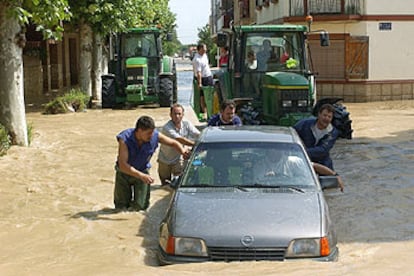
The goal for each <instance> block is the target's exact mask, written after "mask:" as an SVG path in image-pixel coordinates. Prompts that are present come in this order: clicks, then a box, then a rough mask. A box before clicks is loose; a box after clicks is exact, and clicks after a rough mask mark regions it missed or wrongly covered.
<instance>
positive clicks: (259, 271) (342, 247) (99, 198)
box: [0, 64, 414, 276]
mask: <svg viewBox="0 0 414 276" xmlns="http://www.w3.org/2000/svg"><path fill="white" fill-rule="evenodd" d="M180 66H183V67H182V68H180ZM185 66H188V65H180V64H178V69H179V70H180V73H179V83H178V86H179V96H178V99H179V102H180V103H182V104H184V105H188V104H189V102H190V100H191V80H192V73H191V71H182V70H183V69H184V68H187V67H185ZM345 104H346V106H347V109H348V111H350V113H351V119H352V120H353V124H352V126H353V129H354V135H353V137H354V139H353V140H338V142H337V144H336V145H335V147H334V150H333V152H332V157H333V160H334V165H335V168H336V170H337V171H338V172H339V173H340V174H341V175H342V177H343V179H344V181H345V185H346V186H345V193H340V192H338V191H329V192H326V197H327V199H328V203H329V206H330V211H331V218H332V219H333V220H334V223H335V225H336V230H337V234H338V243H339V244H338V247H339V251H340V255H339V261H338V262H334V263H319V262H309V261H299V262H243V263H203V264H184V265H171V266H164V267H159V266H158V263H157V260H156V251H157V234H158V223H159V222H160V220H161V219H162V216H163V214H164V211H165V209H166V206H167V204H168V201H169V192H168V191H166V190H164V189H161V188H160V182H159V180H158V176H157V170H156V169H157V163H156V157H153V159H152V164H153V168H152V171H151V174H152V175H153V176H155V177H156V179H157V180H156V182H155V184H154V185H153V186H152V192H151V205H150V208H149V210H148V211H147V213H145V214H144V213H128V212H123V213H114V212H112V208H113V203H112V200H113V195H112V193H113V186H114V161H115V159H116V155H117V142H116V139H115V135H116V134H117V133H119V132H120V131H121V130H123V129H125V128H128V127H133V126H134V125H135V121H136V119H137V118H138V117H139V116H141V115H144V114H145V115H149V116H153V117H154V118H156V125H157V126H158V127H160V126H162V125H163V124H164V123H165V122H166V121H167V120H168V119H169V115H168V113H169V110H168V108H137V109H134V110H110V109H104V110H88V111H87V112H83V113H75V114H64V115H42V114H41V113H40V112H28V113H27V121H28V123H29V124H32V125H33V130H34V135H33V141H32V144H31V146H30V147H28V148H22V147H12V148H11V149H10V150H9V152H8V155H6V156H3V157H0V172H1V181H0V206H1V208H0V218H1V219H0V244H1V245H2V246H1V249H0V275H50V274H56V275H121V274H122V275H193V274H195V273H197V274H198V275H249V276H250V275H390V274H399V275H412V274H413V273H414V263H413V262H412V260H413V259H414V215H413V214H414V211H413V210H414V101H404V102H401V101H395V102H377V103H345ZM187 110H188V109H187ZM186 115H187V118H194V115H193V114H191V113H190V112H189V111H188V112H187V114H186Z"/></svg>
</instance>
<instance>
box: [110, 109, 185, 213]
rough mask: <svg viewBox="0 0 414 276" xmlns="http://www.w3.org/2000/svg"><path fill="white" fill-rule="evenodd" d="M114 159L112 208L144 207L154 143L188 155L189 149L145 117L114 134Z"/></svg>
mask: <svg viewBox="0 0 414 276" xmlns="http://www.w3.org/2000/svg"><path fill="white" fill-rule="evenodd" d="M116 138H117V140H118V158H117V162H116V166H115V169H116V175H115V189H114V204H115V208H116V209H121V210H130V211H140V210H146V209H147V208H148V206H149V200H150V186H149V185H150V184H152V183H154V178H153V177H152V176H150V175H149V173H148V170H149V168H150V167H151V164H150V160H151V157H152V155H153V154H154V152H155V150H156V149H157V147H158V143H161V144H165V145H168V146H171V147H173V148H174V149H175V150H176V151H177V152H179V153H180V154H182V155H184V157H185V158H188V156H189V151H188V150H186V149H185V148H184V147H183V146H182V145H181V144H180V143H179V142H177V141H176V140H174V139H171V138H169V137H167V136H165V135H163V134H162V133H159V132H158V131H157V130H156V129H155V123H154V120H153V119H152V118H151V117H148V116H142V117H140V118H138V120H137V122H136V125H135V129H134V128H129V129H126V130H124V131H122V132H120V133H119V134H118V135H117V136H116Z"/></svg>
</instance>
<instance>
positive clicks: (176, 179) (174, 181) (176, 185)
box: [170, 176, 181, 190]
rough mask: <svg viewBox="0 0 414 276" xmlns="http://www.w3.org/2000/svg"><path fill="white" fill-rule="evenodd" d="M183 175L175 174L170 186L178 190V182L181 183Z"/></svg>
mask: <svg viewBox="0 0 414 276" xmlns="http://www.w3.org/2000/svg"><path fill="white" fill-rule="evenodd" d="M180 180H181V176H173V178H172V179H171V182H170V187H171V188H173V189H174V190H176V189H177V188H178V184H179V183H180Z"/></svg>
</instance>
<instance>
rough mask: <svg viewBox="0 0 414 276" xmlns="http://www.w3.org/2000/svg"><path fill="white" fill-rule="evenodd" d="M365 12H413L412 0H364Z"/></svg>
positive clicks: (373, 13) (413, 2)
mask: <svg viewBox="0 0 414 276" xmlns="http://www.w3.org/2000/svg"><path fill="white" fill-rule="evenodd" d="M365 3H366V14H368V15H376V14H388V15H397V14H399V15H401V14H411V15H412V14H414V1H412V0H365Z"/></svg>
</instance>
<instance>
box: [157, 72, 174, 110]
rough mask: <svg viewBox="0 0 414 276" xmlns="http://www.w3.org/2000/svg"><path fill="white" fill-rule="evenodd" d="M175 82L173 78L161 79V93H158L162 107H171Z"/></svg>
mask: <svg viewBox="0 0 414 276" xmlns="http://www.w3.org/2000/svg"><path fill="white" fill-rule="evenodd" d="M173 93H174V82H173V80H172V79H171V78H168V77H166V78H162V79H161V80H160V93H159V94H158V98H159V103H160V106H161V107H170V106H171V105H172V102H173Z"/></svg>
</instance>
